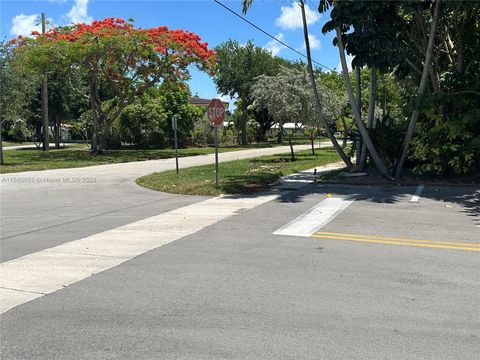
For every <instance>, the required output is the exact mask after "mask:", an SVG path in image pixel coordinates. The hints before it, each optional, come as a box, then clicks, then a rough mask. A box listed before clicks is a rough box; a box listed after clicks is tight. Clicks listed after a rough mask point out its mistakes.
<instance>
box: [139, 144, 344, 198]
mask: <svg viewBox="0 0 480 360" xmlns="http://www.w3.org/2000/svg"><path fill="white" fill-rule="evenodd" d="M296 157H297V160H296V161H291V160H290V154H282V155H272V156H262V157H258V158H254V159H247V160H236V161H229V162H225V163H220V164H219V175H220V187H219V188H218V189H216V188H215V176H214V165H213V164H212V165H204V166H198V167H192V168H188V169H181V170H180V174H179V175H177V174H176V173H175V171H166V172H161V173H154V174H151V175H147V176H143V177H141V178H139V179H137V184H139V185H141V186H144V187H146V188H149V189H152V190H158V191H164V192H169V193H175V194H190V195H220V194H235V193H249V192H254V191H260V190H265V189H267V188H268V184H270V183H272V182H273V181H275V180H277V179H278V178H280V177H281V176H285V175H289V174H293V173H296V172H299V171H302V170H307V169H311V168H313V167H315V166H321V165H325V164H329V163H332V162H337V161H339V160H340V158H339V156H338V155H337V153H336V152H335V150H334V149H332V148H325V149H322V150H317V151H316V155H315V156H313V155H312V153H311V152H310V151H299V152H297V153H296Z"/></svg>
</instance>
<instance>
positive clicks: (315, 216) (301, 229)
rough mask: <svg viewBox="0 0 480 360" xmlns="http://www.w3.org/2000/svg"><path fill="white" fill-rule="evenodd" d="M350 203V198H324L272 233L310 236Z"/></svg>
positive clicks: (351, 201)
mask: <svg viewBox="0 0 480 360" xmlns="http://www.w3.org/2000/svg"><path fill="white" fill-rule="evenodd" d="M351 203H353V200H350V199H344V198H336V197H331V198H326V199H325V200H323V201H322V202H320V203H319V204H318V205H316V206H314V207H313V208H311V209H309V210H308V211H306V212H304V213H303V214H301V215H300V216H298V217H296V218H295V219H294V220H292V221H290V222H289V223H288V224H286V225H284V226H282V227H281V228H280V229H278V230H276V231H275V232H274V234H275V235H289V236H304V237H310V236H312V234H313V233H314V232H316V231H318V230H319V229H321V228H322V227H324V226H325V225H327V224H328V223H329V222H330V221H332V220H333V219H335V217H336V216H337V215H338V214H340V213H341V212H342V211H343V210H345V209H346V208H347V207H348V206H349V205H350V204H351Z"/></svg>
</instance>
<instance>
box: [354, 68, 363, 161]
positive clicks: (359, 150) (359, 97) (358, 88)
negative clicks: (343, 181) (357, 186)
mask: <svg viewBox="0 0 480 360" xmlns="http://www.w3.org/2000/svg"><path fill="white" fill-rule="evenodd" d="M355 88H356V89H355V90H356V91H355V97H356V100H357V101H356V103H357V108H358V111H359V112H360V117H362V77H361V73H360V66H356V67H355ZM362 121H363V120H362ZM363 144H364V142H363V141H362V139H361V138H360V139H358V140H357V144H356V145H357V146H356V156H355V157H356V162H357V166H358V164H359V161H360V157H361V154H362V146H363Z"/></svg>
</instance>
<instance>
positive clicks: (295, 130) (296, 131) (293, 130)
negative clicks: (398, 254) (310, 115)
mask: <svg viewBox="0 0 480 360" xmlns="http://www.w3.org/2000/svg"><path fill="white" fill-rule="evenodd" d="M282 127H283V131H284V133H285V134H292V135H304V133H305V126H304V125H303V124H302V123H285V124H283V126H282ZM279 131H280V124H278V123H276V124H273V126H272V127H271V128H270V129H269V130H268V131H267V136H272V137H273V136H276V135H278V132H279Z"/></svg>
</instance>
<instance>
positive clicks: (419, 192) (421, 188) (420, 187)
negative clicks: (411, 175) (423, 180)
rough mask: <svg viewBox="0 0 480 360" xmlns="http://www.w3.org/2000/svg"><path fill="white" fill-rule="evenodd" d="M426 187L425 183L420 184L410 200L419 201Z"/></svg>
mask: <svg viewBox="0 0 480 360" xmlns="http://www.w3.org/2000/svg"><path fill="white" fill-rule="evenodd" d="M424 188H425V185H418V187H417V191H415V194H413V196H412V199H411V200H410V202H417V201H418V199H420V194H421V193H422V191H423V189H424Z"/></svg>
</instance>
